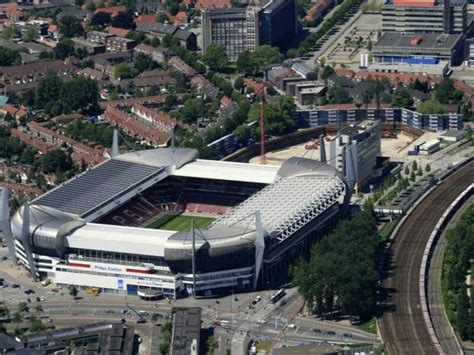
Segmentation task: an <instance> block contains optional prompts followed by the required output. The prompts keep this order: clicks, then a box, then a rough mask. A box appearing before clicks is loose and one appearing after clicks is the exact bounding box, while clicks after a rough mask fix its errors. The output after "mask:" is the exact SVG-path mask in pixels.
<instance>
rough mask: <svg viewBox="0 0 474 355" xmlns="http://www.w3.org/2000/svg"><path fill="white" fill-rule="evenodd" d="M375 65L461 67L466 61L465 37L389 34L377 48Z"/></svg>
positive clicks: (433, 34)
mask: <svg viewBox="0 0 474 355" xmlns="http://www.w3.org/2000/svg"><path fill="white" fill-rule="evenodd" d="M372 55H373V56H374V59H375V61H376V62H382V63H387V62H388V63H409V64H437V63H438V62H439V61H440V60H446V61H448V62H449V63H450V65H458V64H460V63H462V61H463V60H464V37H463V35H462V34H439V33H414V32H386V33H384V34H383V35H382V37H380V39H379V40H378V41H377V42H376V43H375V44H374V46H373V48H372Z"/></svg>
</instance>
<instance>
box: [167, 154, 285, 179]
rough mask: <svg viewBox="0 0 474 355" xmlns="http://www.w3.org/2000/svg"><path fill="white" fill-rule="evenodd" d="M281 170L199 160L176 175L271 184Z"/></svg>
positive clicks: (177, 171) (269, 166) (176, 172)
mask: <svg viewBox="0 0 474 355" xmlns="http://www.w3.org/2000/svg"><path fill="white" fill-rule="evenodd" d="M279 168H280V167H279V166H271V165H255V164H247V163H234V162H226V161H216V160H200V159H198V160H196V161H193V162H191V163H189V164H186V165H184V166H183V167H181V168H180V169H177V170H176V171H175V173H174V175H176V176H184V177H194V178H201V179H217V180H231V181H242V182H257V183H264V184H271V183H273V182H274V181H275V180H276V177H277V173H278V169H279Z"/></svg>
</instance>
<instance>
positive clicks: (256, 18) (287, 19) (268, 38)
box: [202, 0, 298, 61]
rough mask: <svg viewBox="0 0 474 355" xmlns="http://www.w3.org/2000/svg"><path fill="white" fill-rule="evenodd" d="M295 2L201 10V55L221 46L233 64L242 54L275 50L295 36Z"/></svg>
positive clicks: (281, 0) (285, 0)
mask: <svg viewBox="0 0 474 355" xmlns="http://www.w3.org/2000/svg"><path fill="white" fill-rule="evenodd" d="M297 26H298V22H297V5H296V1H295V0H269V1H267V2H266V3H265V4H264V5H263V6H247V7H235V8H209V9H203V10H202V34H203V48H202V49H203V51H204V52H205V51H206V50H207V48H208V47H209V45H211V44H213V43H217V44H222V45H223V46H224V47H225V49H226V53H227V56H228V58H229V59H230V60H231V61H235V60H237V57H238V56H239V54H240V53H242V52H243V51H245V50H249V51H254V50H255V49H256V48H257V47H258V46H260V45H263V44H268V45H272V46H279V45H282V44H285V43H286V41H289V40H291V39H292V38H293V37H294V36H295V35H296V34H297V32H298V27H297Z"/></svg>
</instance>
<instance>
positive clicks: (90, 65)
mask: <svg viewBox="0 0 474 355" xmlns="http://www.w3.org/2000/svg"><path fill="white" fill-rule="evenodd" d="M84 68H94V61H93V60H92V59H86V60H83V61H82V62H81V69H84Z"/></svg>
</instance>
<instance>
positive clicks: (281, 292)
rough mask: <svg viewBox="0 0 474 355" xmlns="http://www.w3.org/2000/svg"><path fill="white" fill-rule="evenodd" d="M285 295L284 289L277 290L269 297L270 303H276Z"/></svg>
mask: <svg viewBox="0 0 474 355" xmlns="http://www.w3.org/2000/svg"><path fill="white" fill-rule="evenodd" d="M284 295H285V289H284V288H282V289H281V290H278V291H277V292H275V293H274V294H273V295H272V297H270V303H273V304H275V303H277V302H278V301H279V300H280V299H281V298H282V297H283V296H284Z"/></svg>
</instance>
